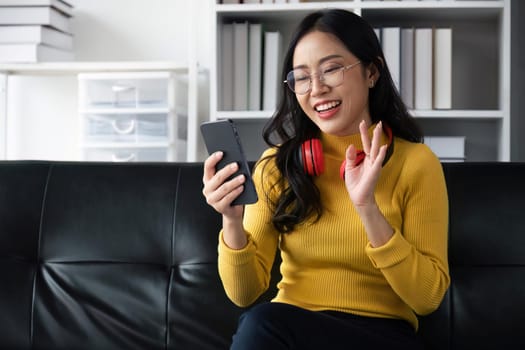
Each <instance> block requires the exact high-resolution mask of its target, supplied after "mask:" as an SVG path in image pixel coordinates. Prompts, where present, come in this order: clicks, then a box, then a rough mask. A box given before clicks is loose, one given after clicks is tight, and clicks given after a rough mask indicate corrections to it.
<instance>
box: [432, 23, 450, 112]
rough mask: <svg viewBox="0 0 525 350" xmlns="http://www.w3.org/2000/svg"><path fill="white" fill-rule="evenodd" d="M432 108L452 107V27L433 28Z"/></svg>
mask: <svg viewBox="0 0 525 350" xmlns="http://www.w3.org/2000/svg"><path fill="white" fill-rule="evenodd" d="M433 92H434V105H433V106H434V108H435V109H450V108H451V107H452V28H435V29H434V89H433Z"/></svg>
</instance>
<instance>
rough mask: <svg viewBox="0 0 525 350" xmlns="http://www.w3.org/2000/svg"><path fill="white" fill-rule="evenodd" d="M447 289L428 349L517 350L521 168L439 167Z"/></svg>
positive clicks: (522, 307) (523, 250) (523, 289)
mask: <svg viewBox="0 0 525 350" xmlns="http://www.w3.org/2000/svg"><path fill="white" fill-rule="evenodd" d="M443 167H444V173H445V179H446V182H447V188H448V194H449V213H450V215H449V266H450V275H451V280H452V283H451V286H450V288H449V290H448V292H447V295H446V297H445V299H444V301H443V303H442V304H441V306H440V308H439V310H438V311H436V312H435V313H433V314H431V315H430V316H427V317H424V318H423V319H422V324H421V333H422V335H423V336H424V338H425V339H426V343H427V345H428V348H429V349H525V226H524V219H525V163H511V162H499V163H498V162H488V163H483V162H480V163H444V164H443Z"/></svg>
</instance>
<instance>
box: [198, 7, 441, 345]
mask: <svg viewBox="0 0 525 350" xmlns="http://www.w3.org/2000/svg"><path fill="white" fill-rule="evenodd" d="M282 77H283V84H282V88H281V93H282V99H281V103H280V105H279V107H278V109H277V111H276V112H275V114H274V115H273V117H272V118H271V120H270V121H269V123H268V125H267V127H266V129H265V131H264V138H265V141H266V142H267V143H268V144H269V145H270V148H269V149H268V150H267V151H266V152H265V153H264V154H263V156H262V158H261V159H260V161H259V162H258V163H257V165H256V167H255V170H254V175H253V178H254V183H255V186H256V188H257V192H258V195H259V198H260V199H259V201H258V202H257V203H255V204H252V205H246V206H241V205H237V206H236V205H233V206H232V205H231V203H232V201H233V200H234V199H235V198H236V197H237V196H238V194H239V193H240V192H241V190H242V188H243V185H244V182H245V179H244V178H243V177H236V178H233V179H231V180H224V179H228V178H229V177H230V176H231V175H232V174H233V173H234V172H235V171H236V169H237V166H236V165H235V164H232V166H231V167H225V168H222V169H221V170H216V168H215V167H216V165H217V163H218V162H219V161H220V159H221V157H220V156H218V155H217V154H215V155H212V156H210V157H209V158H208V159H207V160H206V162H205V167H204V176H203V181H204V189H203V194H204V196H205V197H206V199H207V202H208V204H209V205H211V206H212V207H213V208H214V209H215V210H216V211H218V212H219V213H221V214H222V217H223V228H222V230H221V232H220V234H219V273H220V276H221V280H222V283H223V286H224V289H225V292H226V294H227V295H228V297H229V298H230V299H231V300H232V301H233V302H234V303H235V304H237V305H240V306H248V305H251V304H252V303H253V302H254V301H255V300H256V299H257V298H258V297H259V296H260V295H261V294H262V293H263V292H264V291H265V290H266V289H267V288H268V281H269V278H270V270H271V267H272V264H273V261H274V258H275V255H276V253H277V250H278V249H279V250H280V255H281V258H282V263H281V268H280V271H281V273H282V279H281V281H280V283H279V284H278V292H277V295H276V296H275V298H274V299H273V300H272V302H271V303H263V304H259V305H257V306H255V307H253V308H251V309H249V310H248V311H246V312H245V313H244V314H243V315H242V316H241V318H240V321H239V326H238V330H237V333H236V334H235V336H234V337H233V345H232V349H302V350H303V349H320V348H325V347H326V346H327V345H328V344H330V348H331V349H347V348H348V347H352V346H353V347H355V348H362V347H363V348H364V347H365V346H366V347H369V348H380V347H385V348H386V347H388V348H389V349H421V348H422V345H421V342H420V340H419V337H418V334H417V332H416V330H417V329H418V320H417V316H416V315H418V314H428V313H430V312H432V311H434V310H435V309H436V308H437V307H438V306H439V304H440V303H441V300H442V299H443V296H444V294H445V292H446V290H447V288H448V286H449V283H450V277H449V273H448V262H447V225H448V198H447V191H446V187H445V181H444V176H443V171H442V168H441V164H440V162H439V160H438V159H437V158H436V156H435V155H434V154H433V153H432V152H431V151H430V149H429V148H428V147H427V146H425V145H424V144H422V143H421V139H422V134H421V132H420V130H419V128H418V126H417V124H416V123H415V121H414V119H413V118H412V117H411V116H410V114H409V113H408V112H407V108H406V107H405V105H404V104H403V102H402V100H401V98H400V97H399V95H398V93H397V91H396V89H395V86H394V84H393V82H392V78H391V76H390V72H389V70H388V67H387V65H386V62H385V58H384V55H383V52H382V50H381V46H380V45H379V42H378V40H377V37H376V35H375V33H374V31H373V29H372V28H371V27H370V25H369V24H368V23H367V22H365V21H364V20H363V19H362V18H361V17H359V16H357V15H355V14H353V13H351V12H348V11H345V10H336V9H332V10H321V11H318V12H314V13H312V14H309V15H307V16H306V17H305V18H304V19H303V20H302V22H301V23H300V24H299V26H298V28H297V31H296V32H295V34H294V35H293V36H292V39H291V42H290V44H289V47H288V51H287V53H286V55H285V58H284V64H283V71H282ZM275 140H278V142H275ZM340 174H343V180H341V178H340Z"/></svg>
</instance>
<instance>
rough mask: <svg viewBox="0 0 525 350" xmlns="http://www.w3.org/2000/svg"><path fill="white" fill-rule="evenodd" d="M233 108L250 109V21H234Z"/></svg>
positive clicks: (239, 109)
mask: <svg viewBox="0 0 525 350" xmlns="http://www.w3.org/2000/svg"><path fill="white" fill-rule="evenodd" d="M233 67H234V70H233V91H234V92H233V109H234V110H236V111H245V110H247V109H248V22H236V23H233Z"/></svg>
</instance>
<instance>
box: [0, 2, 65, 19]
mask: <svg viewBox="0 0 525 350" xmlns="http://www.w3.org/2000/svg"><path fill="white" fill-rule="evenodd" d="M1 6H52V7H54V8H56V9H57V10H59V11H60V12H62V13H64V14H66V15H68V16H72V15H73V5H71V4H70V3H68V2H67V1H64V0H0V7H1Z"/></svg>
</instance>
